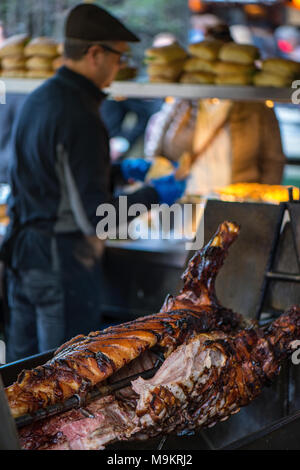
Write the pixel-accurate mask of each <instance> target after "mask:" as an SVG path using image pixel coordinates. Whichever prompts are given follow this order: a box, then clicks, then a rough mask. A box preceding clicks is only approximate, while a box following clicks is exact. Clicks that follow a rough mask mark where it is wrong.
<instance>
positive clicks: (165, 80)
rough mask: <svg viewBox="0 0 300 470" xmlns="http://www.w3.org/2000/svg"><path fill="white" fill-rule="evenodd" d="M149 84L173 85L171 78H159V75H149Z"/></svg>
mask: <svg viewBox="0 0 300 470" xmlns="http://www.w3.org/2000/svg"><path fill="white" fill-rule="evenodd" d="M149 82H150V83H174V80H173V79H172V78H167V77H161V76H160V75H149Z"/></svg>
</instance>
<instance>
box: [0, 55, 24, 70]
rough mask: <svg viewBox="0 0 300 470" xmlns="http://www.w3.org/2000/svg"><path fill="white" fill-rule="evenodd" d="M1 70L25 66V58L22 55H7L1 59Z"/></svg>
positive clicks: (17, 68) (18, 68)
mask: <svg viewBox="0 0 300 470" xmlns="http://www.w3.org/2000/svg"><path fill="white" fill-rule="evenodd" d="M1 64H2V68H3V70H20V69H24V68H25V64H26V60H25V58H24V56H22V55H17V56H7V57H3V59H2V60H1Z"/></svg>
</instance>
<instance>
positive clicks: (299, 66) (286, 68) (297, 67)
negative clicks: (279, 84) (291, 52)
mask: <svg viewBox="0 0 300 470" xmlns="http://www.w3.org/2000/svg"><path fill="white" fill-rule="evenodd" d="M262 70H263V71H264V72H268V73H271V74H273V73H274V74H276V75H282V76H284V77H293V76H294V75H295V74H300V63H299V62H295V61H293V60H287V59H282V58H280V57H278V58H274V59H266V60H264V61H263V62H262Z"/></svg>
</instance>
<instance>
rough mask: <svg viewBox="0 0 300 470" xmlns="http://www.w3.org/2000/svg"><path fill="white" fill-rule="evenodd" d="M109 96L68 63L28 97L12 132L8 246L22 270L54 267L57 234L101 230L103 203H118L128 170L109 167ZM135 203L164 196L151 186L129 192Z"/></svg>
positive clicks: (7, 255)
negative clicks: (118, 182)
mask: <svg viewBox="0 0 300 470" xmlns="http://www.w3.org/2000/svg"><path fill="white" fill-rule="evenodd" d="M104 98H105V94H104V93H103V92H101V91H100V90H99V89H98V88H97V87H96V86H95V85H94V84H93V83H92V82H91V81H90V80H88V79H87V78H85V77H84V76H82V75H79V74H77V73H75V72H73V71H71V70H70V69H68V68H67V67H62V68H61V69H59V70H58V72H57V74H56V75H55V76H54V77H53V78H51V79H50V80H47V81H46V82H45V83H44V84H43V85H42V86H40V87H39V88H38V89H37V90H35V91H34V92H33V93H32V94H30V95H29V96H28V97H27V99H26V101H25V103H24V105H23V108H22V110H21V112H20V115H19V117H18V120H17V122H16V124H15V129H14V133H13V160H12V167H11V171H10V179H11V181H10V182H11V189H12V192H11V197H10V200H9V216H10V225H9V227H8V230H7V234H6V238H5V242H4V245H3V249H2V257H3V258H4V259H5V260H6V262H9V261H11V263H12V266H13V267H14V268H15V269H31V268H46V267H49V265H50V266H51V256H52V254H51V243H52V242H51V239H52V238H53V236H56V235H57V234H74V233H81V234H85V235H95V233H96V232H95V229H96V225H97V223H98V222H99V217H97V216H96V209H97V207H98V206H99V204H102V203H105V202H111V203H112V204H114V205H115V206H116V207H117V206H118V199H117V198H114V197H113V196H112V193H111V189H112V178H117V177H120V175H121V171H120V167H119V166H116V167H114V168H112V167H111V164H110V157H109V139H108V134H107V131H106V128H105V126H104V124H103V123H102V121H101V118H100V116H99V105H100V103H101V101H102V100H103V99H104ZM136 202H140V203H143V204H145V205H146V206H147V207H150V204H151V203H157V202H158V201H157V193H156V191H155V190H154V189H153V188H151V187H144V188H143V189H141V190H139V191H137V192H135V193H133V194H131V195H130V196H129V197H128V204H132V203H136ZM11 255H13V256H12V258H11Z"/></svg>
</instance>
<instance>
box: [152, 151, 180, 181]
mask: <svg viewBox="0 0 300 470" xmlns="http://www.w3.org/2000/svg"><path fill="white" fill-rule="evenodd" d="M174 170H175V168H174V166H173V165H172V163H171V162H170V160H168V159H167V158H165V157H159V156H158V157H155V158H154V161H153V163H152V165H151V167H150V169H149V171H148V172H147V175H146V178H145V181H149V180H153V179H157V178H161V177H162V176H167V175H170V174H171V173H173V172H174Z"/></svg>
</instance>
